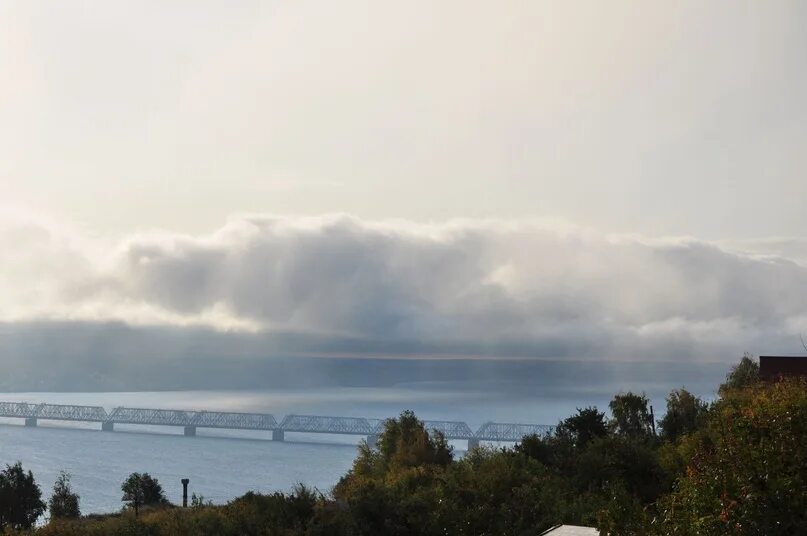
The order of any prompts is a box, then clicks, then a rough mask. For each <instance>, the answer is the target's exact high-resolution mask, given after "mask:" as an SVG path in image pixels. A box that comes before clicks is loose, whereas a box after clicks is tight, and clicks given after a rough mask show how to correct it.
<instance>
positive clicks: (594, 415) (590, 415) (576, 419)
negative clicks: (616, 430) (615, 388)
mask: <svg viewBox="0 0 807 536" xmlns="http://www.w3.org/2000/svg"><path fill="white" fill-rule="evenodd" d="M555 435H556V436H558V437H560V438H566V439H568V441H569V442H570V443H571V444H572V445H574V446H575V447H576V448H578V449H584V448H585V447H586V446H588V444H589V443H590V442H592V441H593V440H595V439H597V438H600V437H605V436H606V435H608V423H607V422H606V420H605V413H602V412H600V411H598V410H597V408H592V407H588V408H585V409H580V408H577V413H576V414H575V415H572V416H571V417H568V418H566V419H564V420H562V421H561V422H560V423H559V424H558V426H557V429H556V430H555Z"/></svg>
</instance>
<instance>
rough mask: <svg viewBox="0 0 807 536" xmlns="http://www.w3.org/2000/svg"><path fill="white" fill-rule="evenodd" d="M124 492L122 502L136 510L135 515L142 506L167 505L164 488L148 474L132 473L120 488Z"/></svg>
mask: <svg viewBox="0 0 807 536" xmlns="http://www.w3.org/2000/svg"><path fill="white" fill-rule="evenodd" d="M120 489H121V491H122V492H123V497H121V500H122V501H125V502H127V503H128V504H129V506H130V507H131V508H134V511H135V513H137V511H138V510H139V508H140V507H141V506H161V505H167V504H168V500H167V499H166V498H165V494H164V493H163V487H162V486H161V485H160V483H159V482H158V481H157V479H156V478H153V477H152V476H151V475H150V474H148V473H132V474H130V475H129V477H128V478H127V479H126V480H124V482H123V484H121V487H120Z"/></svg>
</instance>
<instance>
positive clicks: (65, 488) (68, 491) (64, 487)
mask: <svg viewBox="0 0 807 536" xmlns="http://www.w3.org/2000/svg"><path fill="white" fill-rule="evenodd" d="M78 502H79V496H78V494H76V493H74V492H73V490H72V488H71V487H70V474H69V473H65V472H64V471H62V472H61V473H60V474H59V478H57V479H56V482H55V483H54V484H53V495H51V496H50V500H49V501H48V510H50V518H51V520H53V519H75V518H77V517H80V516H81V511H80V510H79V506H78Z"/></svg>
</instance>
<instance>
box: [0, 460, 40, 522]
mask: <svg viewBox="0 0 807 536" xmlns="http://www.w3.org/2000/svg"><path fill="white" fill-rule="evenodd" d="M44 512H45V503H44V502H42V491H41V490H40V489H39V486H37V484H36V481H35V480H34V475H33V474H32V473H31V471H28V472H27V473H26V472H25V471H24V470H23V468H22V464H21V463H20V462H17V463H15V464H14V465H6V468H5V469H4V470H3V471H1V472H0V528H3V529H5V528H12V529H27V528H30V527H32V526H33V525H34V523H36V520H37V519H39V516H41V515H42V514H43V513H44Z"/></svg>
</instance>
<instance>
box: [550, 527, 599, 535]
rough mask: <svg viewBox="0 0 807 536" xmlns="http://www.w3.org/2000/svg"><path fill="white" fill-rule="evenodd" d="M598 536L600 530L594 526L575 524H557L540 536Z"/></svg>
mask: <svg viewBox="0 0 807 536" xmlns="http://www.w3.org/2000/svg"><path fill="white" fill-rule="evenodd" d="M544 534H546V535H547V536H599V535H600V531H598V530H597V529H595V528H594V527H578V526H577V525H558V526H557V527H552V528H551V529H549V530H548V531H546V532H544V533H543V534H541V536H544Z"/></svg>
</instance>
